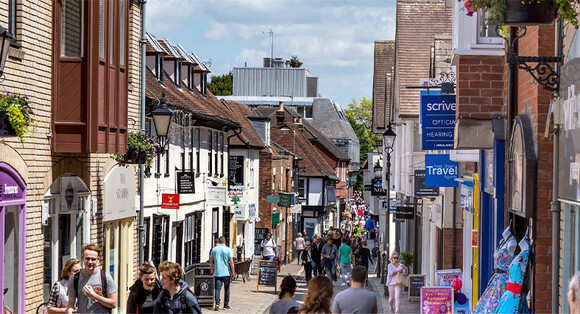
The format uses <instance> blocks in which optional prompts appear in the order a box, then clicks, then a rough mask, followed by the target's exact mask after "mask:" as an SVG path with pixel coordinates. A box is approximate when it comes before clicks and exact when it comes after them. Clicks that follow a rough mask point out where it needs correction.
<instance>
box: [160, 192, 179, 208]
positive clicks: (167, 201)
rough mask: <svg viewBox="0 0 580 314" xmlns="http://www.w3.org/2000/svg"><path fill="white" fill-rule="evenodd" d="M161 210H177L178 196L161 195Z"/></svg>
mask: <svg viewBox="0 0 580 314" xmlns="http://www.w3.org/2000/svg"><path fill="white" fill-rule="evenodd" d="M161 208H166V209H179V194H162V195H161Z"/></svg>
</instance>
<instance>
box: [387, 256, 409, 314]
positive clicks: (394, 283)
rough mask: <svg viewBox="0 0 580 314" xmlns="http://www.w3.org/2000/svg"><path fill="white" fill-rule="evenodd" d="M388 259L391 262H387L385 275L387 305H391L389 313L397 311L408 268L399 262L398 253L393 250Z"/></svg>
mask: <svg viewBox="0 0 580 314" xmlns="http://www.w3.org/2000/svg"><path fill="white" fill-rule="evenodd" d="M390 260H391V263H390V264H389V267H388V270H389V273H388V275H387V286H388V287H389V305H390V306H391V313H399V304H400V300H399V299H400V296H401V289H402V288H403V282H404V280H405V276H406V274H407V272H408V271H409V270H408V269H407V267H406V266H405V265H403V264H400V263H399V253H397V252H393V253H392V254H391V258H390Z"/></svg>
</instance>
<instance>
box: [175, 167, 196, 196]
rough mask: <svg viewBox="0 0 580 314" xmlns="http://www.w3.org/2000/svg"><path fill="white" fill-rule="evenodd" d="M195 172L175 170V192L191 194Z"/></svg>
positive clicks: (193, 189) (193, 190)
mask: <svg viewBox="0 0 580 314" xmlns="http://www.w3.org/2000/svg"><path fill="white" fill-rule="evenodd" d="M194 182H195V173H193V172H177V193H179V194H193V193H195V187H194Z"/></svg>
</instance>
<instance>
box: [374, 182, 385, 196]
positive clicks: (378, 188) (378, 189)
mask: <svg viewBox="0 0 580 314" xmlns="http://www.w3.org/2000/svg"><path fill="white" fill-rule="evenodd" d="M371 195H372V196H385V195H387V192H386V191H385V189H383V180H381V179H378V178H377V179H373V180H372V190H371Z"/></svg>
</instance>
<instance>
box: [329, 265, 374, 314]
mask: <svg viewBox="0 0 580 314" xmlns="http://www.w3.org/2000/svg"><path fill="white" fill-rule="evenodd" d="M350 281H351V283H352V284H351V287H350V288H349V289H347V290H344V291H341V292H339V293H338V294H337V295H336V296H335V297H334V301H333V302H332V307H331V308H330V310H331V311H332V313H333V314H338V313H341V314H342V313H373V314H376V313H377V311H378V308H377V296H376V295H375V294H374V293H373V292H370V291H367V290H366V289H365V288H364V285H365V283H366V281H367V270H366V269H365V268H364V267H363V266H355V267H354V268H353V269H352V272H351V275H350Z"/></svg>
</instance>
